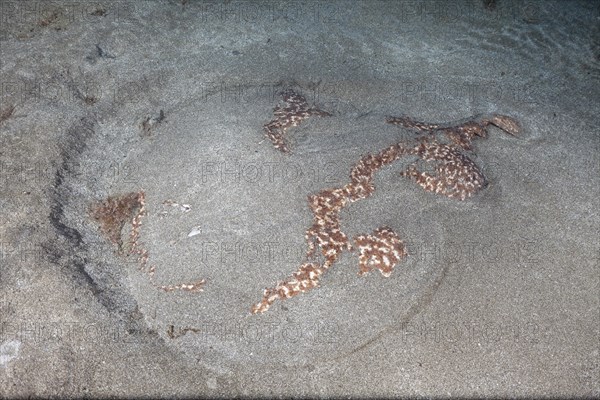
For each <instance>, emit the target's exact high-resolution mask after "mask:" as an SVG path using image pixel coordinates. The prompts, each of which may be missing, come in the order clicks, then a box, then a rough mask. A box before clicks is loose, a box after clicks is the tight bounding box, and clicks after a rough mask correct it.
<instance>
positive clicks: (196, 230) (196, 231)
mask: <svg viewBox="0 0 600 400" xmlns="http://www.w3.org/2000/svg"><path fill="white" fill-rule="evenodd" d="M201 233H202V229H201V228H200V227H199V226H195V227H194V228H192V230H191V232H190V233H188V237H192V236H196V235H199V234H201Z"/></svg>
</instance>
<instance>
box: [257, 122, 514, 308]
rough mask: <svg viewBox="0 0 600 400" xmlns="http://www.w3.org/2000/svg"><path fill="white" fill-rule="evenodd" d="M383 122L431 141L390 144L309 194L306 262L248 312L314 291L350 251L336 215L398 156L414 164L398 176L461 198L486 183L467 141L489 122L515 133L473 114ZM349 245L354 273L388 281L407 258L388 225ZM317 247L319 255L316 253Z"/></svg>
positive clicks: (370, 189)
mask: <svg viewBox="0 0 600 400" xmlns="http://www.w3.org/2000/svg"><path fill="white" fill-rule="evenodd" d="M387 122H388V123H392V124H398V125H401V126H404V127H406V128H412V129H417V130H419V131H424V132H427V133H429V134H430V135H431V136H432V137H425V138H420V139H419V140H417V141H416V142H410V143H398V144H394V145H391V146H389V147H387V148H385V149H383V150H382V151H380V152H379V153H377V154H368V155H366V156H363V157H362V158H361V159H360V160H359V161H358V163H356V165H355V166H354V167H353V168H352V170H351V172H350V183H348V184H346V185H345V186H343V187H339V188H333V189H326V190H323V191H321V192H319V193H318V194H316V195H312V196H309V197H308V203H309V207H310V208H311V210H312V212H313V224H312V226H311V227H310V228H308V229H307V231H306V235H305V239H306V242H307V246H308V250H307V253H306V258H307V262H305V263H304V264H302V265H301V266H300V268H299V270H298V271H297V272H295V273H294V274H293V275H292V277H291V278H288V279H286V280H284V281H282V282H278V283H277V285H276V286H275V287H273V288H268V289H265V291H264V293H263V298H262V300H261V301H260V302H259V303H257V304H255V305H254V306H253V307H252V309H251V312H252V313H262V312H265V311H266V310H268V309H269V307H270V306H271V305H272V304H273V303H274V302H275V301H276V300H277V299H282V300H283V299H289V298H290V297H293V296H295V295H298V294H300V293H304V292H306V291H308V290H310V289H312V288H314V287H317V286H318V284H319V279H320V278H321V276H322V275H323V274H324V273H325V271H326V270H327V269H328V268H329V267H331V266H332V265H333V264H334V263H335V262H336V261H337V259H338V258H339V256H340V254H341V253H342V251H344V250H353V249H354V247H353V245H352V244H351V243H350V240H349V239H348V237H347V236H346V234H345V233H344V232H342V230H341V228H340V218H339V213H340V211H341V210H342V209H343V208H344V207H345V206H347V205H348V204H349V203H352V202H355V201H358V200H360V199H364V198H367V197H369V196H371V195H372V194H373V193H374V191H375V186H374V185H373V182H372V180H373V176H374V174H375V172H377V171H378V170H379V169H380V168H382V167H384V166H386V165H389V164H391V163H393V162H395V161H396V160H398V159H400V158H402V157H411V156H412V157H415V158H416V160H415V161H414V162H413V163H412V164H410V165H409V166H408V167H407V168H406V169H405V170H404V171H403V172H402V175H403V176H405V177H407V178H409V179H411V180H413V181H415V182H416V183H417V184H418V185H419V186H421V187H422V188H423V189H425V190H427V191H430V192H433V193H437V194H441V195H444V196H447V197H450V198H457V199H460V200H465V199H466V198H468V197H470V196H472V195H473V194H475V193H476V192H477V191H479V190H480V189H481V188H483V187H484V186H485V185H486V180H485V177H484V176H483V174H482V172H481V170H480V169H479V167H478V166H477V164H475V162H473V160H471V158H469V156H468V154H467V151H469V150H471V149H472V146H471V144H472V141H473V140H474V139H475V138H477V137H485V136H486V135H487V129H488V126H489V125H490V124H491V125H495V126H497V127H498V128H500V129H502V130H504V131H505V132H507V133H509V134H511V135H516V134H517V133H519V131H520V127H519V124H518V123H517V121H516V120H514V119H512V118H510V117H507V116H504V115H498V114H491V115H481V116H475V117H473V118H470V119H468V120H465V121H463V122H461V123H456V124H429V123H424V122H418V121H415V120H413V119H411V118H408V117H390V118H388V119H387ZM437 133H442V134H443V136H445V137H446V138H447V139H449V140H450V142H451V143H442V142H440V141H438V140H437V138H436V137H433V136H434V135H435V134H437ZM274 143H275V141H274ZM276 147H278V146H277V145H276ZM278 148H281V147H278ZM281 149H282V150H283V148H281ZM428 165H431V166H432V168H431V169H432V170H431V171H421V170H420V169H419V167H424V166H428ZM354 242H355V246H356V247H357V249H358V252H359V275H362V274H365V273H367V272H369V271H371V270H372V269H374V268H375V269H378V270H379V271H380V272H381V273H382V275H384V276H386V277H388V276H390V275H391V273H392V271H393V269H394V267H395V266H396V265H397V264H398V263H399V262H400V261H401V260H402V259H403V258H404V257H406V256H407V252H406V248H405V247H404V243H403V242H402V240H400V238H399V237H398V235H397V234H396V233H395V232H394V231H393V230H392V229H391V228H389V227H381V228H378V229H376V230H375V231H374V232H373V234H371V235H359V236H356V237H355V238H354ZM317 247H318V248H319V249H320V250H321V251H320V254H316V250H317ZM319 260H320V261H319Z"/></svg>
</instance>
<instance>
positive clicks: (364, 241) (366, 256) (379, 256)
mask: <svg viewBox="0 0 600 400" xmlns="http://www.w3.org/2000/svg"><path fill="white" fill-rule="evenodd" d="M354 242H355V243H356V247H358V252H359V256H358V258H359V266H360V271H359V275H363V274H366V273H368V272H370V271H371V270H373V269H374V268H376V269H378V270H379V272H381V274H382V275H383V276H385V277H386V278H387V277H389V276H390V275H391V274H392V271H393V270H394V267H395V266H396V265H397V264H398V263H399V262H400V260H402V259H403V258H404V257H406V256H407V255H408V253H407V252H406V248H405V247H404V243H403V242H402V240H400V238H399V237H398V235H397V234H396V232H394V231H393V230H392V229H391V228H388V227H386V226H384V227H381V228H378V229H376V230H375V231H374V232H373V234H372V235H359V236H356V237H355V238H354Z"/></svg>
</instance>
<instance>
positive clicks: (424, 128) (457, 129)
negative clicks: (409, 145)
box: [386, 114, 521, 150]
mask: <svg viewBox="0 0 600 400" xmlns="http://www.w3.org/2000/svg"><path fill="white" fill-rule="evenodd" d="M386 121H387V122H388V123H389V124H395V125H401V126H403V127H405V128H410V129H416V130H418V131H421V132H428V133H430V134H435V133H443V134H445V135H446V136H447V137H448V139H450V140H451V141H452V142H453V143H454V144H456V145H457V146H460V147H462V148H463V149H465V150H471V149H472V148H471V142H472V141H473V139H474V138H475V137H476V136H479V137H486V136H487V130H488V126H489V125H495V126H497V127H498V128H500V129H502V130H503V131H505V132H507V133H509V134H511V135H513V136H514V135H517V134H518V133H519V132H520V131H521V128H520V126H519V123H518V122H517V121H516V120H515V119H513V118H511V117H508V116H506V115H500V114H489V115H487V114H486V115H483V114H480V115H475V116H473V117H470V118H468V119H467V120H463V121H458V122H451V123H440V124H430V123H426V122H419V121H415V120H414V119H412V118H410V117H388V118H387V120H386Z"/></svg>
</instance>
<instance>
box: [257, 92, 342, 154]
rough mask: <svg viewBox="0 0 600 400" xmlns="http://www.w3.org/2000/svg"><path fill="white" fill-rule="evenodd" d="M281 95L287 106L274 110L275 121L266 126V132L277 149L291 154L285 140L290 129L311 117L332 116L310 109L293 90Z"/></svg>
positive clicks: (303, 99)
mask: <svg viewBox="0 0 600 400" xmlns="http://www.w3.org/2000/svg"><path fill="white" fill-rule="evenodd" d="M281 94H282V96H283V101H284V102H285V106H284V107H281V106H279V105H278V106H276V107H275V108H274V109H273V119H272V120H271V121H269V122H268V123H267V124H265V126H264V131H265V134H266V136H267V137H268V138H269V140H271V142H272V143H273V146H275V148H276V149H279V150H281V151H282V152H284V153H289V152H290V149H289V147H288V145H287V142H286V140H285V133H286V132H287V130H288V129H289V128H292V127H294V126H298V125H300V123H301V122H302V121H304V120H305V119H306V118H308V117H310V116H311V115H318V116H321V117H327V116H331V114H330V113H328V112H326V111H322V110H319V109H318V108H315V107H309V106H308V103H307V102H306V99H305V98H304V96H302V95H300V94H298V93H296V92H294V91H293V90H291V89H289V90H286V91H284V92H282V93H281Z"/></svg>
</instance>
